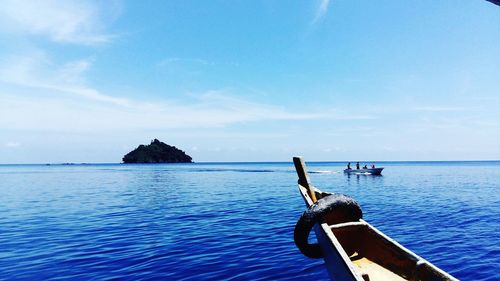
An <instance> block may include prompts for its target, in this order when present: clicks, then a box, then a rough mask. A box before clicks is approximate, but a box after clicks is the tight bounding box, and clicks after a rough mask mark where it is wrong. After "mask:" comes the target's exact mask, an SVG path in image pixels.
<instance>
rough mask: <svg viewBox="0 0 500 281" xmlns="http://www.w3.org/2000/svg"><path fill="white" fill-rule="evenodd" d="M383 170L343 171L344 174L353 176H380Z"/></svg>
mask: <svg viewBox="0 0 500 281" xmlns="http://www.w3.org/2000/svg"><path fill="white" fill-rule="evenodd" d="M383 169H384V168H383V167H382V168H373V169H345V170H344V173H346V174H354V175H380V174H382V170H383Z"/></svg>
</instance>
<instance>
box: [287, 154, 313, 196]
mask: <svg viewBox="0 0 500 281" xmlns="http://www.w3.org/2000/svg"><path fill="white" fill-rule="evenodd" d="M293 164H294V165H295V170H296V171H297V175H298V176H299V181H298V183H299V184H300V185H302V186H303V187H305V188H307V190H308V191H309V196H310V197H311V200H312V202H313V203H315V202H316V201H317V199H316V192H315V191H314V187H313V186H312V185H311V181H310V179H309V175H308V174H307V169H306V164H305V162H304V159H303V158H302V157H301V156H298V157H293Z"/></svg>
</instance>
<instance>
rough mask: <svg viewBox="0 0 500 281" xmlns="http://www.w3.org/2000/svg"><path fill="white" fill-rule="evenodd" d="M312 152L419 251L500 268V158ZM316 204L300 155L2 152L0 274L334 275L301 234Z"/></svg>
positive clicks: (329, 184) (328, 186) (467, 276)
mask: <svg viewBox="0 0 500 281" xmlns="http://www.w3.org/2000/svg"><path fill="white" fill-rule="evenodd" d="M307 164H308V170H309V171H310V172H311V174H310V177H311V181H312V183H313V184H314V185H315V186H317V187H318V188H320V189H322V190H324V191H331V192H338V193H343V194H347V195H350V196H351V197H353V198H354V199H355V200H356V201H357V202H358V203H359V204H360V205H361V208H362V210H363V217H364V219H365V220H367V221H368V222H370V223H371V224H372V225H374V226H375V227H377V228H378V229H379V230H381V231H383V232H384V233H385V234H387V235H388V236H390V237H391V238H393V239H395V240H396V241H398V242H399V243H400V244H402V245H404V246H405V247H407V248H409V249H410V250H412V251H413V252H415V253H416V254H418V255H419V256H421V257H423V258H425V259H427V260H428V261H430V262H432V263H433V264H434V265H436V266H438V267H439V268H441V269H443V270H445V271H447V272H449V273H450V274H452V275H453V276H455V277H456V278H459V279H461V280H500V162H499V161H479V162H375V163H374V164H375V165H376V166H377V167H379V166H383V167H385V169H384V171H383V173H382V176H370V175H351V176H348V175H345V174H344V173H343V172H342V170H343V169H344V167H345V165H346V163H345V162H342V163H340V162H308V163H307ZM363 164H364V163H363ZM367 164H370V165H371V164H372V163H371V162H370V163H367ZM304 210H305V205H304V202H303V201H302V198H301V197H300V195H299V192H298V189H297V175H296V173H295V170H294V167H293V164H292V163H291V162H283V163H194V164H156V165H147V164H75V165H0V280H110V279H119V280H158V279H160V280H327V279H328V274H327V270H326V267H325V264H324V261H323V260H322V259H310V258H307V257H304V256H303V255H302V254H301V253H300V252H299V250H298V249H297V248H296V246H295V244H294V242H293V230H294V226H295V223H296V221H297V220H298V218H299V217H300V215H301V214H302V213H303V211H304ZM312 239H314V237H313V238H312Z"/></svg>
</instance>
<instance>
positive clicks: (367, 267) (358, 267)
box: [293, 157, 458, 281]
mask: <svg viewBox="0 0 500 281" xmlns="http://www.w3.org/2000/svg"><path fill="white" fill-rule="evenodd" d="M293 162H294V164H295V168H296V170H297V174H298V175H299V186H298V187H299V191H300V194H301V195H302V198H303V199H304V202H305V203H306V206H307V207H310V206H311V205H313V204H314V202H313V201H315V200H316V199H314V200H313V199H312V196H311V194H314V195H316V194H320V196H321V194H322V193H321V191H320V190H318V189H316V188H314V187H313V186H312V184H311V183H310V180H309V177H308V175H307V170H306V167H305V164H304V160H303V159H302V158H301V157H294V159H293ZM316 191H317V192H316ZM314 231H315V233H316V237H317V239H318V242H319V244H320V246H321V252H322V253H323V258H324V260H325V263H326V267H327V269H328V273H329V275H330V277H331V279H332V280H349V281H363V280H371V281H388V280H412V281H415V280H418V281H445V280H446V281H458V280H457V279H456V278H454V277H452V276H451V275H449V274H448V273H446V272H444V271H443V270H441V269H439V268H437V267H436V266H434V265H433V264H431V263H429V262H428V261H426V260H424V259H422V258H421V257H420V256H418V255H416V254H415V253H413V252H412V251H410V250H408V249H407V248H405V247H403V246H402V245H400V244H399V243H397V242H396V241H394V240H393V239H391V238H389V237H388V236H386V235H385V234H384V233H382V232H381V231H380V230H378V229H377V228H375V227H374V226H372V225H371V224H369V223H368V222H366V221H364V220H363V219H359V221H353V222H346V223H339V224H332V225H329V224H328V223H327V222H326V221H325V222H322V223H318V224H316V225H315V227H314Z"/></svg>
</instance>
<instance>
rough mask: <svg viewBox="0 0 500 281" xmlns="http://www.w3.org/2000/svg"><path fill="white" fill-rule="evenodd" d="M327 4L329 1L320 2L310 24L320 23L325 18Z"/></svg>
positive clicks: (321, 0)
mask: <svg viewBox="0 0 500 281" xmlns="http://www.w3.org/2000/svg"><path fill="white" fill-rule="evenodd" d="M329 4H330V0H320V3H319V6H318V8H317V10H316V15H315V16H314V19H313V21H312V24H315V23H317V22H319V21H321V20H322V19H323V18H324V17H325V15H326V12H328V5H329Z"/></svg>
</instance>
